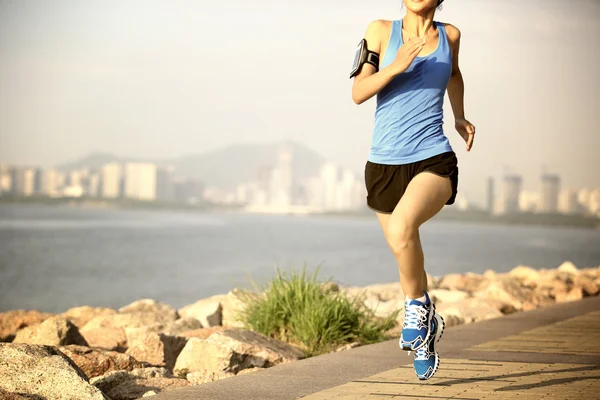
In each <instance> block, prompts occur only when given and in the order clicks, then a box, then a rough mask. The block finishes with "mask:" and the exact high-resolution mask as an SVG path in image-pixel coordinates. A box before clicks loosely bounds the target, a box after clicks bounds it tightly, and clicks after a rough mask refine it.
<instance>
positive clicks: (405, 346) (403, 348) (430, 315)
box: [400, 304, 443, 352]
mask: <svg viewBox="0 0 600 400" xmlns="http://www.w3.org/2000/svg"><path fill="white" fill-rule="evenodd" d="M432 307H433V310H431V312H430V313H429V326H431V320H432V319H433V318H435V316H436V312H435V304H433V305H432ZM442 321H443V319H442ZM430 336H431V329H427V336H425V340H423V342H422V343H421V344H420V345H419V346H418V347H414V348H413V347H410V344H408V343H405V342H403V341H402V336H400V349H402V350H404V351H408V352H410V351H417V350H419V349H420V348H421V347H423V346H425V344H426V343H427V341H428V340H429V337H430ZM438 340H439V339H438ZM405 344H406V345H405Z"/></svg>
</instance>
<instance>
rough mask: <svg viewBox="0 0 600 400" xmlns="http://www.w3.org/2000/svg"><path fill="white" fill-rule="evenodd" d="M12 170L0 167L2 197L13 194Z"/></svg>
mask: <svg viewBox="0 0 600 400" xmlns="http://www.w3.org/2000/svg"><path fill="white" fill-rule="evenodd" d="M10 178H11V168H10V167H9V166H8V165H0V195H2V194H7V193H10V192H11V179H10Z"/></svg>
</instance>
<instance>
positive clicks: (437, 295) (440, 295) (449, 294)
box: [428, 289, 469, 304]
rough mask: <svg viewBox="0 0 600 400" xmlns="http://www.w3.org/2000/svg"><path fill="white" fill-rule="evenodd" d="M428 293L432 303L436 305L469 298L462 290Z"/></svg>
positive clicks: (440, 290) (443, 290)
mask: <svg viewBox="0 0 600 400" xmlns="http://www.w3.org/2000/svg"><path fill="white" fill-rule="evenodd" d="M428 293H429V296H430V297H431V299H432V300H433V302H434V303H436V304H437V303H454V302H455V301H460V300H464V299H466V298H467V297H469V293H467V292H463V291H462V290H448V289H433V290H430V291H429V292H428Z"/></svg>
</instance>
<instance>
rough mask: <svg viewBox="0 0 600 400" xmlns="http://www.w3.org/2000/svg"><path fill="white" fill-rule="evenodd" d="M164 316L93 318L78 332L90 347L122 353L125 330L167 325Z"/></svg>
mask: <svg viewBox="0 0 600 400" xmlns="http://www.w3.org/2000/svg"><path fill="white" fill-rule="evenodd" d="M169 322H173V321H166V320H165V318H164V314H155V313H152V312H133V313H125V314H121V313H118V314H114V315H103V316H98V317H95V318H93V319H92V320H91V321H89V322H88V323H87V324H85V325H84V327H83V328H81V330H80V332H81V334H82V335H83V337H84V338H85V339H86V340H87V342H88V343H89V345H90V346H91V347H98V348H102V349H105V350H119V351H124V350H125V349H126V348H127V336H126V335H125V328H143V327H152V326H155V325H161V324H167V323H169Z"/></svg>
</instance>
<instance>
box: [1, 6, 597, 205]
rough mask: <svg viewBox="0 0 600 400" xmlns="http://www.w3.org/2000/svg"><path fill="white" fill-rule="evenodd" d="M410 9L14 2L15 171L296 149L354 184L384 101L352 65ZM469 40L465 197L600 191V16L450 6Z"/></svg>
mask: <svg viewBox="0 0 600 400" xmlns="http://www.w3.org/2000/svg"><path fill="white" fill-rule="evenodd" d="M401 17H402V10H401V0H378V1H372V0H360V1H358V0H345V1H331V0H330V1H326V0H305V1H300V0H285V1H271V0H258V1H248V0H245V1H242V0H228V1H227V0H226V1H223V2H213V1H204V0H200V1H198V0H195V1H194V0H190V1H180V0H169V1H166V0H162V1H157V0H95V1H92V0H90V1H79V0H61V1H59V0H38V1H33V0H29V1H21V0H14V1H8V0H4V1H3V0H0V162H4V163H19V164H36V165H42V166H51V165H54V164H57V163H61V162H65V161H69V160H72V159H75V158H78V157H81V156H84V155H86V154H87V153H90V152H93V151H106V152H112V153H115V154H117V155H120V156H132V157H153V158H155V157H176V156H179V155H185V154H190V153H202V152H205V151H207V150H211V149H215V148H218V147H221V146H224V145H227V144H231V143H236V142H240V141H245V142H253V141H261V142H264V141H276V140H281V139H293V140H296V141H299V142H302V143H304V144H306V145H308V146H310V147H312V148H313V149H315V150H316V151H318V152H319V153H321V154H322V155H324V156H326V157H328V158H330V159H332V160H334V161H337V162H339V163H342V164H343V165H345V166H347V167H350V168H352V169H353V170H355V171H362V169H363V167H364V163H365V160H366V157H367V155H368V152H369V147H370V141H371V130H372V125H373V112H374V109H375V100H374V99H372V100H371V101H369V102H368V103H365V104H363V105H361V106H357V105H355V104H354V103H353V102H352V100H351V97H350V90H351V81H350V80H349V79H348V73H349V69H350V66H351V65H350V64H351V61H352V58H353V55H354V49H355V46H356V44H357V43H358V41H359V40H360V39H361V38H362V36H363V34H364V31H365V29H366V26H367V24H368V23H369V21H371V20H373V19H378V18H385V19H397V18H401ZM436 19H437V20H441V21H445V22H451V23H453V24H454V25H456V26H458V27H459V28H460V29H461V31H462V32H463V40H462V45H461V46H462V47H461V59H460V61H461V69H462V71H463V75H464V78H465V82H466V112H467V118H468V119H470V120H471V122H473V123H474V124H475V125H476V126H477V131H478V134H477V138H476V141H475V147H474V149H473V151H472V152H471V153H470V154H467V153H466V151H465V150H464V144H463V143H462V142H461V140H462V139H460V137H459V136H458V134H457V133H456V132H455V131H454V130H453V117H452V113H451V110H450V107H449V103H446V104H447V106H446V122H447V123H446V125H445V129H446V134H447V135H448V136H449V138H450V140H451V143H452V145H453V146H454V148H455V151H456V152H457V154H458V156H459V165H460V177H461V191H462V194H466V195H467V196H468V197H469V198H471V199H474V200H478V201H481V200H482V199H483V196H484V190H485V187H484V183H485V178H486V177H487V176H488V175H491V176H495V177H498V178H499V177H501V176H502V174H503V172H520V173H522V174H523V175H524V178H525V188H526V189H532V190H536V189H538V187H539V175H540V174H541V172H542V168H543V167H544V166H545V167H546V169H547V170H548V171H549V172H557V173H560V174H561V175H562V177H563V185H564V186H565V187H573V188H576V187H582V186H596V187H600V128H599V127H598V124H599V119H598V116H599V114H600V76H599V75H598V71H599V67H598V66H599V65H600V22H599V21H600V1H597V0H544V1H542V0H520V1H518V0H447V1H446V2H445V3H444V8H443V10H442V11H441V12H438V14H437V15H436Z"/></svg>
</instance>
